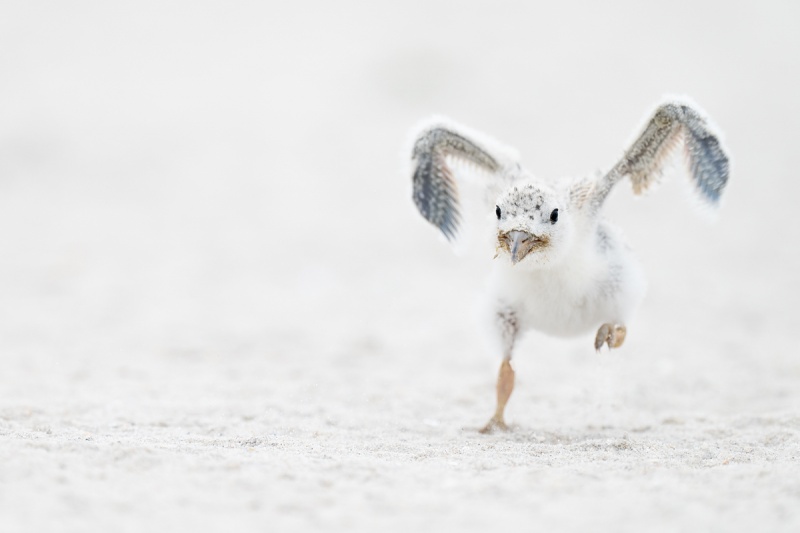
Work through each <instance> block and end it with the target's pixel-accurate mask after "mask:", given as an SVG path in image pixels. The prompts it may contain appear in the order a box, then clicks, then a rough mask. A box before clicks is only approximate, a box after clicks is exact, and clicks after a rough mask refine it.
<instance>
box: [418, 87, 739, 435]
mask: <svg viewBox="0 0 800 533" xmlns="http://www.w3.org/2000/svg"><path fill="white" fill-rule="evenodd" d="M678 146H683V148H684V154H685V156H686V158H685V159H686V162H687V163H688V171H689V176H690V178H691V181H692V184H693V186H694V189H695V191H696V193H697V196H698V197H699V198H700V199H701V200H703V201H704V202H705V203H707V204H708V205H710V206H713V207H715V206H717V205H718V203H719V199H720V197H721V195H722V193H723V191H724V188H725V186H726V184H727V182H728V176H729V161H728V156H727V154H726V152H725V150H724V149H723V148H722V145H721V143H720V138H719V135H718V134H717V133H715V131H714V129H713V128H712V126H711V125H710V124H709V121H708V119H707V118H706V117H705V114H704V113H703V112H702V111H700V109H699V108H698V107H697V106H696V105H695V104H690V103H687V102H683V101H677V100H670V101H667V102H664V103H662V104H661V105H659V106H658V107H657V108H656V110H655V112H654V113H652V114H651V115H650V117H649V120H648V121H647V123H646V125H645V127H644V130H643V131H642V132H641V134H640V135H639V136H638V137H637V138H636V140H635V141H634V143H633V144H632V145H631V146H630V147H629V148H628V150H627V151H626V152H625V154H624V155H623V157H622V158H621V159H620V161H619V162H618V163H617V164H616V165H615V166H614V167H613V168H612V169H611V170H609V171H608V172H607V173H606V174H604V175H601V176H600V177H598V178H584V179H579V180H576V181H572V182H567V183H563V184H561V185H560V186H558V187H557V188H550V187H548V186H546V185H544V184H542V183H539V182H537V181H536V180H534V179H533V178H532V177H531V176H530V175H529V174H528V173H527V171H525V169H524V168H523V167H522V166H521V165H520V163H519V162H518V158H517V157H516V154H515V152H514V151H513V150H511V149H509V148H508V147H505V146H503V145H502V144H500V143H498V142H496V141H494V140H492V139H490V138H488V137H486V136H484V135H482V134H480V133H478V132H474V131H470V130H469V129H467V128H465V127H463V126H458V125H456V124H454V123H452V122H450V121H447V120H444V119H437V120H434V121H433V122H432V123H430V124H428V125H425V126H424V127H423V128H422V129H421V130H419V131H418V133H417V134H416V136H415V142H414V148H413V151H412V160H413V163H414V167H413V176H412V183H413V198H414V202H415V204H416V206H417V208H418V209H419V211H420V213H421V214H422V216H423V217H424V218H425V219H426V220H428V221H429V222H430V223H432V224H433V225H434V226H436V227H438V228H439V230H440V231H441V232H442V234H443V235H444V236H445V237H446V238H447V239H448V240H450V241H455V240H456V239H457V238H458V236H459V234H460V232H461V229H462V222H463V218H464V216H463V215H464V213H462V209H463V206H462V205H461V203H460V201H459V191H460V188H461V187H462V186H465V183H463V182H462V181H463V180H462V179H461V178H460V174H458V173H456V172H455V171H454V166H453V165H454V164H457V163H460V162H463V163H468V164H470V165H471V166H472V167H473V168H475V169H477V170H479V171H480V174H482V181H481V182H480V188H481V189H483V192H484V193H485V194H484V196H485V197H487V198H488V201H487V202H486V205H485V209H486V212H487V214H488V213H489V212H491V211H490V210H491V209H492V208H493V209H494V215H495V216H494V217H492V218H493V219H494V223H493V224H494V225H493V227H492V228H491V231H492V233H493V234H494V235H495V242H494V246H495V258H496V259H497V260H496V261H495V262H494V264H493V269H492V272H491V274H490V278H489V283H488V288H487V293H486V298H485V301H486V302H487V304H486V309H485V311H486V313H485V316H486V319H485V325H486V326H487V329H488V332H489V336H490V338H491V340H492V341H493V342H492V346H493V350H494V351H496V352H497V353H498V354H499V355H501V356H502V363H501V365H500V372H499V375H498V380H497V404H496V409H495V413H494V415H493V416H492V418H491V419H490V420H489V422H488V424H486V426H485V427H483V429H481V432H483V433H488V432H492V431H494V430H498V429H502V430H504V429H507V425H506V423H505V418H504V411H505V407H506V404H507V402H508V399H509V397H510V395H511V393H512V391H513V389H514V370H513V367H512V366H511V359H512V356H513V351H514V345H515V343H516V340H517V339H518V337H519V335H520V334H522V333H524V332H525V331H528V330H536V331H540V332H543V333H545V334H549V335H555V336H563V337H572V336H576V335H581V334H585V333H587V332H589V331H596V334H595V340H594V347H595V349H596V350H599V349H600V348H601V347H602V346H604V345H606V346H608V347H609V348H618V347H619V346H621V345H622V343H623V342H624V341H625V336H626V333H627V329H626V327H625V324H626V323H627V322H628V320H629V319H630V318H631V316H632V314H633V313H634V312H635V310H636V308H637V307H638V305H639V304H640V303H641V301H642V299H643V297H644V293H645V288H646V282H645V277H644V273H643V271H642V268H641V266H640V264H639V262H638V260H637V259H636V257H635V255H634V254H633V252H632V251H631V249H630V248H629V247H628V245H627V244H626V243H625V241H624V239H623V237H622V236H621V234H620V232H619V231H618V230H617V229H616V228H615V227H614V226H613V225H611V224H609V223H608V222H607V221H606V220H605V219H604V218H603V217H602V206H603V203H604V201H605V199H606V198H607V196H608V194H609V192H610V191H611V190H612V188H613V187H614V185H616V184H617V183H618V182H620V181H621V180H622V179H623V178H626V177H627V178H629V179H630V181H631V184H632V186H633V190H634V193H636V194H641V193H642V192H644V191H645V190H647V189H648V188H649V187H651V186H652V185H653V184H654V183H655V182H657V181H658V179H659V178H660V175H661V172H662V169H663V167H664V163H665V162H666V160H667V158H668V156H669V154H670V153H671V152H672V151H673V149H675V148H676V147H678ZM492 204H494V205H493V206H492ZM484 219H486V217H483V218H482V219H481V220H484ZM487 253H491V252H489V250H487Z"/></svg>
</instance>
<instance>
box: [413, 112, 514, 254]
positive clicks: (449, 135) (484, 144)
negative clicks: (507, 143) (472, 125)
mask: <svg viewBox="0 0 800 533" xmlns="http://www.w3.org/2000/svg"><path fill="white" fill-rule="evenodd" d="M418 131H419V133H417V134H416V136H415V141H414V148H413V150H412V154H411V156H412V160H413V176H412V182H413V187H414V192H413V197H414V203H415V204H416V206H417V208H418V209H419V212H420V213H421V214H422V216H423V217H425V219H426V220H427V221H428V222H430V223H431V224H433V225H434V226H436V227H437V228H439V230H440V231H441V232H442V233H443V234H444V236H445V237H446V238H447V240H449V241H451V242H452V241H453V240H454V239H455V238H456V236H457V235H458V233H459V231H460V229H461V226H462V222H463V218H464V217H463V212H462V209H463V207H464V205H463V202H462V201H461V192H462V189H463V187H464V185H465V181H464V180H463V179H462V174H463V172H457V169H456V168H455V166H456V165H458V164H459V163H466V164H467V165H468V166H471V167H472V168H473V170H478V171H479V172H478V173H479V174H481V178H482V180H481V184H480V187H481V188H483V189H484V192H486V193H490V194H487V195H485V196H492V194H491V193H494V196H496V194H497V192H499V188H500V187H502V185H503V184H506V183H508V182H510V181H513V180H514V179H516V177H517V174H519V173H520V172H521V170H520V169H519V165H518V164H516V156H515V154H513V153H512V151H511V150H510V149H509V148H507V147H503V146H502V145H500V144H499V143H497V142H496V141H492V140H491V139H488V138H486V137H484V136H482V135H480V134H478V133H476V132H472V131H469V130H468V129H467V128H464V127H463V126H458V125H456V124H454V123H453V122H451V121H448V120H446V119H441V118H436V119H433V120H431V121H429V122H428V123H427V124H426V125H424V126H423V127H422V128H421V129H420V130H418ZM461 170H464V169H461ZM515 170H516V171H517V172H515ZM493 199H494V198H492V200H491V201H493ZM488 208H489V209H494V208H493V207H488ZM489 213H491V211H489Z"/></svg>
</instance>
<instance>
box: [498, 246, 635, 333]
mask: <svg viewBox="0 0 800 533" xmlns="http://www.w3.org/2000/svg"><path fill="white" fill-rule="evenodd" d="M615 244H619V245H620V246H613V247H612V249H611V250H606V251H599V250H597V249H596V248H595V247H586V248H585V249H578V250H577V251H576V253H574V254H571V256H570V257H567V258H565V259H564V261H561V262H559V265H558V266H556V267H553V268H547V269H524V268H519V267H520V266H522V265H521V264H520V265H516V266H512V265H511V264H510V263H509V262H507V261H498V263H497V265H496V266H495V268H494V271H493V274H492V277H491V280H490V285H489V298H490V303H491V301H493V302H494V308H495V309H497V308H504V307H507V308H510V309H512V310H513V311H514V313H515V314H516V316H517V319H518V324H519V327H520V329H521V330H528V329H535V330H538V331H541V332H543V333H547V334H549V335H556V336H575V335H580V334H583V333H586V332H588V331H593V330H595V329H597V327H598V326H599V325H601V324H603V323H605V322H610V323H618V324H625V323H626V322H627V320H628V319H629V318H630V316H631V315H632V313H633V312H634V311H635V309H636V307H637V306H638V305H639V303H640V302H641V300H642V298H643V297H644V292H645V288H646V283H645V279H644V275H643V273H642V270H641V267H640V266H639V263H638V261H637V260H636V258H635V257H634V256H633V254H632V253H631V252H630V250H628V249H627V247H625V246H624V244H622V243H621V242H620V243H615ZM490 307H492V306H491V305H490Z"/></svg>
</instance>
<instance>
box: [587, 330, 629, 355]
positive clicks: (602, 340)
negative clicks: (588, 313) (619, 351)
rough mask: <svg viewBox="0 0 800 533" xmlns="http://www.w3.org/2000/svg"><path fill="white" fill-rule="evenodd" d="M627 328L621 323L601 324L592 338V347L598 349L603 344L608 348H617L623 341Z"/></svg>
mask: <svg viewBox="0 0 800 533" xmlns="http://www.w3.org/2000/svg"><path fill="white" fill-rule="evenodd" d="M626 333H627V330H626V329H625V326H623V325H622V324H603V325H602V326H600V329H598V330H597V336H596V337H595V338H594V349H595V350H597V351H600V348H602V347H603V345H604V344H606V345H608V347H609V348H619V347H620V346H622V343H623V342H625V334H626Z"/></svg>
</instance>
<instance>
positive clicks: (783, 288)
mask: <svg viewBox="0 0 800 533" xmlns="http://www.w3.org/2000/svg"><path fill="white" fill-rule="evenodd" d="M798 22H800V7H798V4H797V3H796V2H790V1H772V2H759V3H753V2H738V1H735V2H697V1H674V2H669V3H668V4H643V3H641V2H635V1H614V2H605V3H598V2H560V3H554V2H524V3H523V2H511V1H495V2H454V1H429V0H426V1H424V2H423V1H411V0H404V1H403V2H386V3H374V2H353V1H341V2H314V1H309V2H297V3H293V4H291V6H289V5H288V4H286V3H277V2H246V1H228V2H181V1H175V2H149V1H139V2H135V3H133V2H130V3H128V2H124V3H123V2H113V3H109V2H91V1H81V2H69V3H64V2H29V1H25V2H23V1H14V0H5V1H4V2H3V4H2V7H0V360H1V361H2V364H3V372H2V373H1V374H0V384H2V388H1V389H0V404H2V407H3V409H5V411H3V412H5V413H6V417H7V420H9V419H12V418H14V416H16V415H13V413H16V412H17V411H14V409H23V411H24V410H28V411H24V412H29V411H30V410H33V412H37V411H36V410H37V409H38V410H39V411H38V412H40V413H44V414H43V415H42V416H44V417H49V416H51V415H53V414H54V413H58V412H59V411H58V410H54V408H53V407H52V406H53V405H54V404H56V403H57V404H59V405H66V406H71V407H69V409H71V410H70V411H69V413H68V416H67V417H68V418H69V417H72V419H73V420H78V421H79V422H76V424H78V425H80V424H81V423H82V422H80V421H81V420H83V421H84V422H85V424H87V426H86V427H89V426H91V427H95V428H102V427H106V426H104V424H107V423H110V422H108V421H109V420H119V419H125V420H128V421H135V422H137V423H143V420H144V419H147V417H148V416H150V417H151V418H152V419H153V420H156V419H159V417H162V418H164V417H166V418H167V419H168V418H169V416H167V415H164V414H163V412H161V414H158V413H159V409H166V408H165V407H163V406H164V405H170V403H169V402H170V401H172V402H173V404H174V405H175V406H176V407H175V413H178V412H180V411H181V409H183V408H185V407H186V406H190V405H191V406H196V405H198V404H200V405H208V406H213V405H215V402H217V404H218V403H219V402H223V403H224V401H228V400H230V399H231V398H238V400H237V401H241V402H242V405H248V404H249V405H253V406H254V407H252V410H253V413H254V414H253V416H255V417H259V416H262V415H263V413H264V412H266V407H265V405H266V404H267V403H269V402H276V403H275V405H278V404H279V398H290V399H291V398H294V399H297V398H298V396H296V395H301V394H302V395H303V399H302V402H306V403H305V404H303V405H306V407H307V410H308V412H309V413H311V414H310V415H309V416H311V418H310V419H309V421H308V422H307V423H308V424H309V425H310V426H313V425H314V424H316V422H317V421H319V420H322V419H325V420H330V418H331V417H333V418H334V419H335V418H336V416H338V417H339V419H338V420H340V421H342V420H349V421H350V422H351V423H352V424H356V425H357V424H358V421H364V420H372V422H373V423H374V424H377V425H379V426H380V424H388V423H389V422H386V418H385V416H384V418H381V416H382V415H381V413H378V412H375V411H374V410H373V409H372V408H364V407H363V405H362V400H363V399H364V398H365V397H366V396H365V395H366V394H367V391H369V392H370V394H372V395H373V396H372V398H373V400H374V401H376V402H378V404H377V405H378V406H381V409H384V413H385V412H386V411H385V410H386V409H393V411H391V412H392V413H393V415H392V416H393V417H394V419H393V420H395V421H396V420H405V421H406V422H407V423H409V424H411V423H412V421H413V420H415V419H419V418H421V417H422V416H423V414H420V413H427V415H425V416H428V417H434V418H435V419H436V420H440V421H441V420H445V419H446V420H447V421H446V422H445V423H446V424H450V425H452V426H457V425H458V424H465V425H469V424H473V425H476V426H477V425H478V424H480V423H482V422H483V421H484V418H485V416H488V414H489V413H490V409H491V402H492V398H491V397H492V387H493V381H494V374H495V371H496V370H495V366H496V361H494V360H492V359H491V358H488V357H486V356H485V355H484V354H482V353H481V351H480V349H479V348H478V346H479V345H478V344H477V343H476V340H477V339H476V337H475V335H476V334H475V333H474V329H475V328H474V322H472V312H471V311H470V309H471V306H472V302H473V301H474V298H475V295H476V291H477V290H478V289H479V288H480V287H481V285H482V281H481V277H480V275H479V273H480V270H481V268H482V266H473V265H470V264H465V263H464V262H463V261H460V260H459V258H458V257H457V256H455V255H454V254H453V253H452V252H451V250H450V249H448V247H447V246H445V245H444V244H443V242H442V240H441V239H440V237H439V236H438V235H437V233H436V231H435V230H434V229H433V228H432V227H429V226H428V225H427V224H426V223H425V222H424V221H423V220H422V218H421V217H420V216H419V215H418V214H417V213H416V211H415V208H414V206H413V204H412V202H411V184H410V179H409V176H408V174H407V172H406V170H407V169H406V167H405V165H406V164H407V159H408V155H409V154H408V151H407V148H408V140H409V139H408V138H407V136H408V132H409V129H410V128H412V127H413V126H414V125H415V124H416V123H417V122H418V121H419V120H421V119H423V118H425V117H427V116H429V115H431V114H434V113H437V114H444V115H448V116H450V117H452V118H453V119H455V120H457V121H459V122H461V123H464V124H467V125H469V126H471V127H473V128H476V129H479V130H482V131H484V132H486V133H487V134H489V135H492V136H493V137H495V138H497V139H499V140H502V141H504V142H506V143H508V144H509V145H511V146H514V147H516V148H517V149H518V150H519V151H520V153H521V154H522V158H523V163H524V164H525V165H526V166H527V167H528V168H529V169H530V170H531V171H532V172H533V173H534V174H535V175H537V176H539V177H542V178H546V179H559V178H569V177H577V176H580V175H584V174H588V173H594V172H597V171H601V170H605V169H607V168H609V167H610V166H611V165H613V164H614V163H615V162H616V161H617V158H618V157H619V156H620V155H621V153H622V151H623V149H624V148H625V146H626V143H627V142H628V141H629V140H630V139H631V138H632V136H633V135H634V134H635V133H636V129H637V128H638V127H639V126H640V124H641V121H642V120H643V118H644V116H645V114H646V113H648V112H649V111H650V110H651V109H652V107H653V106H654V105H655V104H656V103H657V102H658V101H659V100H660V99H661V97H662V95H664V94H666V93H671V94H685V95H688V96H690V97H691V98H692V99H694V100H695V101H696V102H698V103H699V104H700V105H701V106H702V107H703V108H704V109H705V110H706V111H707V112H708V114H709V115H710V116H711V118H712V119H713V120H714V122H716V124H717V125H718V126H719V128H720V129H721V130H722V131H723V132H724V134H725V140H726V144H727V146H728V148H729V150H730V152H731V154H732V158H733V171H732V178H731V181H730V183H729V187H728V190H727V192H726V196H725V198H724V201H723V206H722V209H721V210H720V213H719V216H718V217H717V220H716V221H715V222H713V223H709V222H708V221H707V220H706V219H704V218H703V217H702V216H698V214H697V213H696V211H695V210H694V209H693V208H692V205H691V202H689V201H687V194H686V190H687V189H688V188H687V187H685V185H686V183H685V181H686V179H685V174H684V172H683V170H682V169H681V168H680V165H676V168H675V170H674V171H672V172H670V173H668V175H667V176H666V179H665V182H664V184H663V185H662V186H661V187H660V189H659V190H657V191H655V193H653V194H650V195H649V196H648V197H646V198H641V199H640V198H634V197H633V195H632V193H631V192H630V190H629V189H628V188H626V187H619V188H618V189H617V190H616V191H615V193H614V195H613V197H612V198H611V201H610V203H609V204H608V206H607V207H608V209H607V213H608V216H609V218H611V219H612V220H614V221H616V222H617V223H618V224H619V225H620V226H621V227H622V228H623V229H624V230H625V231H626V233H627V235H628V237H629V240H630V241H631V244H632V245H633V246H634V247H635V248H636V249H637V250H638V252H639V254H640V256H641V258H642V261H643V263H644V265H645V269H646V272H647V273H648V276H649V281H650V292H649V295H648V298H647V300H646V302H645V304H644V306H643V308H642V310H641V312H640V313H639V318H638V320H637V322H636V324H634V325H632V327H631V328H630V329H629V332H630V336H629V344H628V348H627V351H623V352H620V354H619V355H611V356H608V357H610V358H611V359H610V360H611V361H612V363H610V364H612V365H616V366H615V367H614V370H613V372H611V373H610V374H608V375H606V374H604V376H605V377H604V378H602V379H606V378H608V379H611V380H612V382H613V384H614V386H613V387H612V388H613V390H614V392H613V393H609V394H611V396H612V399H613V400H614V402H618V403H621V404H628V405H633V404H635V406H636V407H637V408H638V409H645V414H642V412H641V411H635V412H628V413H627V415H626V416H629V417H633V418H636V417H647V416H650V414H652V413H664V412H671V411H675V410H681V409H685V410H688V411H691V410H693V409H697V408H698V406H701V405H702V406H703V408H704V409H711V410H718V411H720V412H725V413H732V412H741V411H760V412H786V411H791V410H793V409H797V408H798V407H800V399H799V398H798V393H797V384H798V381H799V380H800V360H799V359H798V354H797V341H796V337H795V334H796V328H797V324H798V318H800V316H799V313H798V303H800V302H798V298H799V297H800V275H798V272H800V252H798V250H797V244H798V242H800V224H798V223H797V221H796V205H797V199H798V194H800V184H799V182H800V180H798V177H797V168H798V167H800V151H798V150H797V146H796V145H797V142H798V138H800V135H799V134H800V112H799V111H800V104H799V103H798V102H800V99H798V97H797V95H798V94H800V32H798V31H797V26H798ZM590 337H591V336H587V338H583V339H577V340H575V341H574V342H573V341H562V340H552V339H547V338H543V337H532V338H531V339H530V340H529V341H527V342H526V343H525V344H524V346H523V348H522V351H521V353H523V354H525V355H524V356H522V355H521V356H520V358H519V362H518V364H519V367H520V368H519V371H520V376H521V378H522V383H526V384H525V385H524V387H523V388H522V389H520V390H522V391H527V392H519V393H517V394H519V397H515V400H517V401H516V402H512V405H511V406H510V413H511V417H512V419H516V420H517V421H519V422H520V423H521V424H523V425H528V426H535V425H536V424H541V423H545V422H543V420H549V421H553V422H556V421H557V420H558V418H559V417H562V418H561V419H562V420H564V419H569V417H570V416H573V415H574V411H575V409H574V408H575V404H574V403H570V401H572V400H574V399H575V398H585V397H586V394H590V396H591V395H592V394H593V393H591V392H590V393H587V392H586V391H587V390H590V391H591V390H595V392H596V387H597V381H596V373H595V370H596V365H597V364H598V363H596V358H595V355H594V353H593V351H592V350H591V349H590V346H591V344H590V342H591V341H590ZM226 372H227V373H226ZM609 376H610V377H609ZM526 380H527V381H526ZM593 380H595V381H593ZM248 387H249V388H248ZM601 388H602V387H601ZM243 391H244V392H243ZM248 394H249V396H248ZM526 394H527V395H528V396H527V397H526V396H525V395H526ZM459 395H460V396H459ZM592 397H593V396H592ZM403 398H405V401H407V402H409V405H408V406H403V405H401V404H400V403H398V402H401V401H402V399H403ZM526 398H527V399H526ZM226 399H227V400H226ZM331 399H333V400H334V401H333V402H332V404H328V402H329V401H330V400H331ZM595 399H596V398H595ZM560 400H564V402H563V403H564V406H561V404H560V403H559V401H560ZM629 400H630V403H628V402H629ZM231 401H232V400H231ZM348 401H350V403H348ZM576 401H577V400H576ZM148 402H153V403H148ZM203 402H206V403H203ZM253 402H255V403H253ZM259 402H261V403H259ZM264 402H266V403H264ZM309 402H310V405H311V406H312V407H308V405H309ZM337 402H339V403H342V404H343V405H345V406H347V407H348V408H349V409H357V408H359V406H360V407H361V408H362V411H356V412H354V411H352V410H350V411H348V410H347V409H345V408H344V407H343V408H342V409H341V410H340V411H336V409H337V408H336V407H335V404H337ZM381 402H383V403H381ZM453 402H455V403H456V404H457V405H458V409H461V410H460V411H459V410H456V411H454V410H453V407H452V405H453ZM458 402H461V403H458ZM546 402H552V403H549V404H547V403H546ZM323 404H328V405H327V406H326V407H324V408H323V407H322V405H323ZM226 405H227V404H226ZM543 408H545V411H547V413H546V414H543V412H542V409H543ZM64 409H68V407H64ZM109 409H110V411H109ZM148 409H149V411H148ZM198 409H199V408H198ZM231 409H232V410H235V408H234V407H231ZM283 409H284V411H283V414H280V413H279V414H276V415H274V416H273V418H270V417H269V416H267V417H266V419H265V421H264V424H265V426H264V427H271V428H274V427H278V426H280V425H281V424H283V423H285V420H286V417H288V416H289V415H290V414H292V413H294V414H297V412H296V411H292V409H290V408H289V407H286V406H285V405H284V407H283ZM296 409H302V407H296ZM560 409H561V410H560ZM570 409H571V410H572V411H570ZM631 409H632V407H631ZM648 409H649V411H648ZM212 410H213V409H212ZM332 412H333V413H338V414H335V415H334V414H332ZM8 413H12V414H8ZM136 413H138V414H136ZM142 413H150V415H145V414H142ZM287 413H288V414H287ZM284 415H286V416H284ZM180 416H182V415H179V414H175V415H174V417H173V419H170V420H171V422H170V421H169V420H168V422H169V423H177V422H176V420H177V421H179V420H181V419H180ZM220 416H222V415H221V414H220ZM265 416H266V415H265ZM282 416H284V418H281V417H282ZM9 417H11V418H9ZM82 417H83V418H82ZM314 417H317V419H315V418H314ZM370 417H372V418H370ZM443 417H444V418H443ZM448 417H449V418H448ZM543 417H545V418H543ZM550 417H553V418H552V419H551V418H550ZM86 420H89V422H86ZM159 420H160V419H159ZM256 420H261V419H259V418H256ZM282 420H283V421H282ZM406 422H404V423H406ZM392 423H397V422H392ZM92 424H94V426H92ZM310 426H309V427H310ZM81 427H83V426H81ZM219 427H222V426H219ZM216 429H219V428H216ZM216 429H215V430H216ZM262 429H263V428H262ZM84 430H86V431H89V430H87V429H85V427H84ZM209 431H211V430H209ZM220 431H222V430H220ZM254 431H256V430H254ZM257 431H261V430H257ZM257 431H256V432H257Z"/></svg>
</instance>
